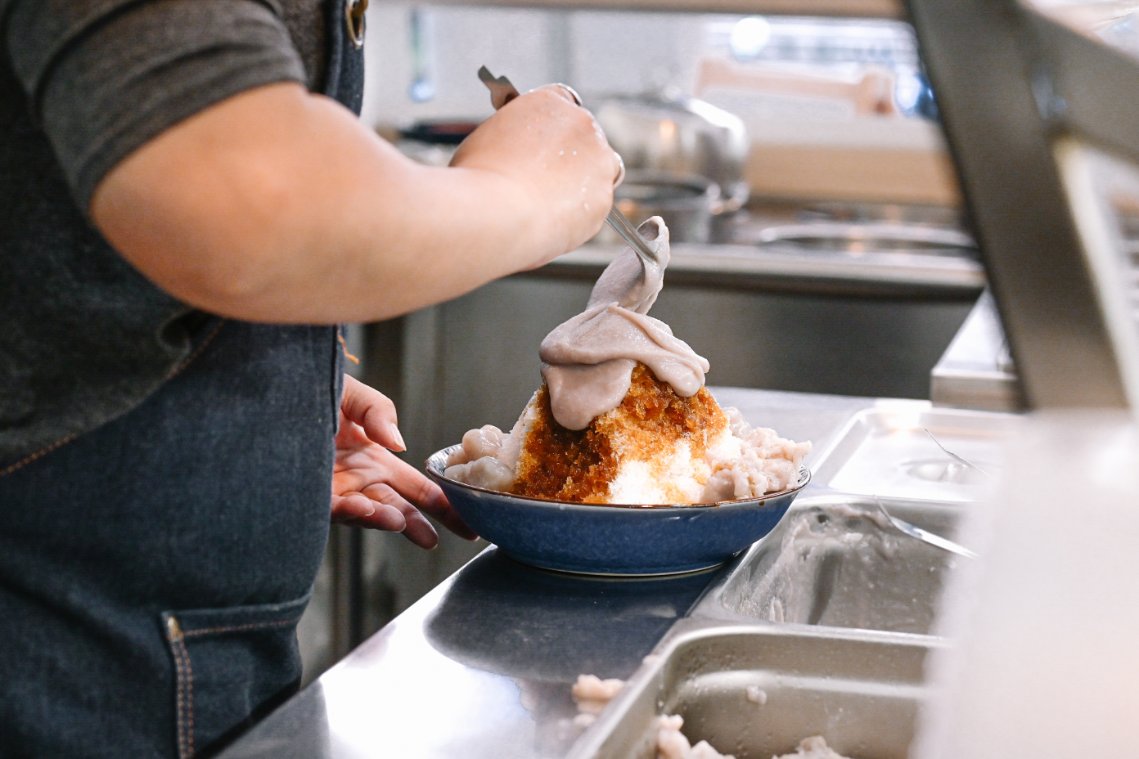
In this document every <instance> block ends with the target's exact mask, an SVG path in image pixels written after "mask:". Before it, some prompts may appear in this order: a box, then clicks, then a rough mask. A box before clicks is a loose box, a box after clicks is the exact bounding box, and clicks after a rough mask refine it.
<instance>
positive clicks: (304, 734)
mask: <svg viewBox="0 0 1139 759" xmlns="http://www.w3.org/2000/svg"><path fill="white" fill-rule="evenodd" d="M712 390H713V392H714V394H715V395H716V397H717V399H718V400H719V401H720V403H721V404H722V405H725V406H735V407H736V408H738V409H740V411H741V412H743V414H744V416H745V418H747V419H748V420H749V421H750V422H751V423H752V424H753V425H762V426H767V427H772V428H774V429H776V430H778V431H779V432H780V433H781V434H782V435H784V436H788V437H791V438H793V439H798V440H811V441H812V442H813V443H814V444H815V445H814V450H813V451H812V454H811V455H812V456H814V455H815V454H816V453H818V452H820V451H823V450H825V448H826V447H827V445H828V443H829V442H830V441H831V439H832V438H833V437H834V435H835V433H837V432H838V431H839V430H840V429H841V428H842V426H843V425H844V424H845V423H846V422H847V421H848V420H849V419H850V418H851V417H852V416H853V415H854V414H855V413H856V412H857V411H859V410H861V409H864V408H867V407H870V406H873V405H875V404H876V402H877V401H876V400H875V399H873V398H854V397H845V396H830V395H814V394H804V393H786V392H773V391H763V390H749V389H741V388H712ZM909 403H914V404H921V403H922V402H919V401H910V402H909ZM810 461H811V458H810V457H809V458H808V464H809V463H810ZM811 487H812V486H808V489H807V491H804V495H805V494H806V493H807V492H809V491H810V489H811ZM728 566H730V564H729V565H728ZM724 571H726V567H725V568H721V569H719V570H712V571H708V572H703V573H698V574H690V575H683V576H678V577H673V578H660V579H602V578H586V577H575V576H570V575H561V574H556V573H551V572H544V571H540V570H536V569H531V568H529V567H526V566H523V565H521V564H517V563H515V562H514V561H512V560H510V559H508V558H506V557H504V556H502V555H500V554H499V553H498V551H497V549H495V548H493V547H491V548H488V549H487V550H486V551H484V552H483V553H481V554H480V555H478V556H477V557H476V558H475V559H473V560H472V561H471V562H469V563H468V564H467V565H465V566H464V567H463V568H461V569H460V570H459V571H458V572H456V573H455V574H454V575H452V576H451V577H450V578H448V579H447V580H446V581H444V582H443V583H442V584H440V585H439V586H438V587H436V588H435V589H434V590H432V591H431V592H430V593H428V594H427V595H425V596H424V597H423V598H421V599H420V600H419V601H418V602H416V603H415V604H414V605H413V606H411V607H410V608H409V609H408V610H407V611H405V612H404V613H403V614H401V615H400V616H399V617H397V618H396V619H395V620H394V621H393V622H391V623H390V624H388V625H387V626H385V627H384V628H383V629H381V630H379V631H378V632H377V633H376V634H374V635H373V636H372V637H371V638H369V639H368V640H366V641H365V642H364V643H363V644H362V645H361V646H359V647H358V648H357V649H356V650H355V651H353V652H352V653H350V654H349V655H348V656H347V657H345V659H344V660H342V661H341V662H339V663H338V664H336V665H335V666H333V667H332V668H331V669H329V670H328V671H327V672H325V673H324V674H323V675H322V676H321V677H319V678H318V679H317V680H315V681H314V682H313V683H311V684H310V685H309V686H308V687H306V688H305V689H303V690H302V691H301V692H300V693H298V694H297V695H296V696H294V697H293V698H292V699H291V700H289V701H288V702H286V703H285V704H284V705H282V706H281V707H280V708H279V709H277V710H276V711H275V712H274V713H272V714H270V715H269V716H268V717H267V718H266V719H265V720H263V721H262V722H261V723H259V724H258V725H256V726H255V727H254V728H253V729H252V730H251V731H250V732H248V733H247V734H246V735H244V736H243V737H242V738H241V739H239V740H238V741H237V742H236V743H235V744H233V745H232V746H230V747H229V748H228V749H227V750H226V751H225V752H223V753H222V754H221V757H223V759H236V758H237V757H254V756H256V757H263V756H272V757H275V758H287V757H305V758H306V759H319V758H320V757H336V758H337V759H347V758H350V757H375V756H388V757H417V758H418V757H449V758H450V757H463V758H464V759H479V758H480V757H488V758H489V757H494V759H513V758H514V757H517V758H518V759H522V758H523V757H525V758H526V759H532V758H534V757H564V756H566V755H567V753H568V752H569V751H570V749H571V748H572V746H573V743H574V741H575V740H576V738H577V737H578V736H579V734H580V732H581V731H582V728H581V727H580V726H579V725H576V724H575V723H574V719H573V718H574V717H575V715H576V714H577V710H576V706H575V705H574V703H573V701H572V698H571V695H570V686H571V685H572V683H573V682H574V680H575V679H576V678H577V676H578V675H579V674H596V675H598V676H600V677H617V678H627V677H629V676H630V675H631V674H632V673H633V672H634V671H635V670H637V668H638V667H639V666H640V665H641V663H642V661H643V659H644V657H645V656H646V655H648V654H649V653H651V652H652V651H653V650H654V648H655V647H656V646H657V645H658V644H659V642H660V641H661V640H662V638H664V637H665V635H666V634H667V633H668V632H669V630H670V629H672V628H673V626H674V625H675V624H676V623H677V622H678V621H680V620H683V619H684V617H685V615H686V614H687V613H688V612H689V611H690V610H691V609H692V607H693V606H694V604H695V603H696V602H697V601H698V599H699V598H700V597H701V594H702V593H704V591H705V590H706V589H707V588H708V587H709V586H710V585H712V584H713V583H714V582H715V581H716V580H717V578H718V577H720V576H721V573H723V572H724Z"/></svg>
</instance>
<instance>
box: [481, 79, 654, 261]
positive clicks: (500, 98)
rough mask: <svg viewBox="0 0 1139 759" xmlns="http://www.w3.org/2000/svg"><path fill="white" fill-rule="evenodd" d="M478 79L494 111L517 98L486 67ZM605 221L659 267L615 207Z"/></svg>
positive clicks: (510, 86)
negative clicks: (485, 90)
mask: <svg viewBox="0 0 1139 759" xmlns="http://www.w3.org/2000/svg"><path fill="white" fill-rule="evenodd" d="M479 79H480V80H482V83H483V84H485V85H486V87H487V89H489V90H490V102H491V105H493V106H494V109H495V110H496V111H497V110H498V109H499V108H501V107H502V106H504V105H506V104H507V103H509V102H510V101H511V100H513V99H514V98H516V97H518V94H519V93H518V88H517V87H515V86H514V85H513V84H512V83H511V82H510V80H509V79H507V78H506V77H505V76H495V75H494V74H492V73H490V71H489V70H488V69H487V67H486V66H480V67H479ZM605 221H606V222H608V224H609V226H610V227H612V228H613V230H614V231H615V232H616V233H617V234H618V235H620V236H621V239H623V240H624V241H625V242H627V243H628V244H629V246H630V247H631V248H632V249H633V251H634V252H636V254H637V255H638V256H640V257H641V259H642V260H644V261H645V263H649V264H652V265H653V266H657V265H659V261H658V259H657V253H656V250H654V249H653V247H652V246H651V245H649V244H648V243H647V242H646V241H645V239H644V238H643V237H641V235H640V234H639V233H638V232H637V228H636V227H635V226H633V223H632V222H631V221H629V220H628V219H627V218H625V214H623V213H621V211H620V209H618V208H617V206H613V207H612V208H610V209H609V215H608V216H607V217H605Z"/></svg>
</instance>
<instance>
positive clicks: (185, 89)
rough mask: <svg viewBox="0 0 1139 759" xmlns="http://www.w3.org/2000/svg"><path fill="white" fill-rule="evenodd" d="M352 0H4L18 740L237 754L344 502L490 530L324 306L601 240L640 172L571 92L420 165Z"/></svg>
mask: <svg viewBox="0 0 1139 759" xmlns="http://www.w3.org/2000/svg"><path fill="white" fill-rule="evenodd" d="M364 6H366V0H67V2H43V0H0V134H2V135H3V137H2V138H0V246H2V247H0V313H2V319H3V329H2V330H0V755H2V756H37V757H42V756H53V757H58V756H100V755H108V756H116V757H120V756H131V757H147V756H179V757H188V756H194V755H203V754H209V753H213V752H216V751H217V749H218V747H220V746H224V745H225V743H226V741H227V740H229V739H230V738H231V737H232V736H233V735H235V734H236V732H238V731H240V730H241V729H243V727H244V726H246V725H247V724H248V723H249V721H250V720H252V719H256V718H257V717H258V716H260V715H261V714H264V713H265V711H266V710H267V709H270V708H272V706H273V705H274V704H276V703H279V701H280V700H281V699H282V698H284V697H285V696H287V695H288V694H290V693H291V692H293V691H294V690H295V688H296V687H297V683H298V679H299V674H300V663H299V656H298V653H297V644H296V632H295V630H296V624H297V621H298V619H299V617H300V615H301V613H302V612H303V610H304V607H305V603H306V601H307V598H308V594H309V591H310V588H311V586H312V583H313V579H314V577H315V574H316V571H317V568H318V566H319V563H320V561H321V557H322V554H323V549H324V543H325V539H326V537H327V531H328V524H329V521H330V516H331V518H332V519H337V520H342V521H349V522H353V523H356V524H362V525H364V526H368V527H374V528H377V529H381V530H390V531H394V532H402V533H403V534H404V535H405V536H407V538H408V539H410V540H411V541H413V542H414V543H416V544H418V545H420V546H423V547H431V546H433V545H434V544H435V543H436V540H437V534H436V532H435V528H434V527H433V525H432V523H431V521H430V519H429V518H428V517H433V518H435V519H436V520H437V521H438V522H439V523H441V524H442V525H444V526H445V527H447V528H449V529H451V530H453V531H455V532H456V533H458V534H460V535H464V536H467V537H471V534H470V532H469V530H468V529H467V528H466V527H465V525H463V524H462V522H461V520H459V519H458V518H457V517H456V515H455V514H454V513H453V512H452V511H451V510H450V507H449V505H448V503H447V501H446V499H445V497H444V496H443V495H442V493H441V491H440V490H439V489H438V488H437V487H436V486H435V485H434V484H432V483H431V482H430V481H429V480H428V479H426V478H425V477H424V476H423V475H422V474H421V473H420V472H419V471H418V470H416V469H415V468H414V467H412V466H410V465H408V464H406V463H405V462H404V461H402V460H401V459H400V458H399V457H398V456H397V453H398V452H399V451H400V450H402V449H403V448H404V445H403V440H402V436H401V432H400V430H399V428H398V426H397V415H396V412H395V409H394V407H393V406H392V404H391V402H390V401H389V400H388V399H387V398H386V397H384V396H383V395H382V394H381V393H380V392H379V391H377V390H375V389H372V388H369V387H367V386H365V385H363V384H362V383H360V382H358V381H356V380H355V379H352V378H351V377H349V376H346V375H345V373H344V365H343V350H342V347H341V345H340V344H339V342H338V331H337V326H336V325H338V324H343V323H349V322H368V321H374V320H382V319H387V318H391V317H395V316H397V315H401V314H405V313H408V312H410V311H413V310H414V309H417V308H420V307H423V306H426V305H429V304H433V303H437V302H440V301H444V300H446V299H449V298H452V297H455V296H458V295H460V294H462V293H465V292H467V291H469V290H472V289H474V288H476V287H478V286H480V285H482V284H484V283H486V282H489V281H491V280H493V279H495V278H498V277H502V276H505V275H508V274H511V273H513V272H517V271H519V270H524V269H527V268H533V267H537V266H540V265H542V264H543V263H545V262H547V261H549V260H551V259H552V258H554V257H556V256H557V255H560V254H562V253H564V252H566V251H569V250H571V249H573V248H574V247H576V246H578V245H580V244H581V243H582V242H584V241H586V240H587V239H589V238H590V237H591V236H592V235H593V234H594V233H596V232H597V230H598V229H599V228H600V226H601V224H602V222H603V220H604V217H605V215H606V212H607V211H608V209H609V207H610V205H611V203H612V194H613V185H614V184H615V181H616V180H615V176H616V175H617V174H618V173H619V164H620V159H619V158H618V157H617V156H616V154H615V153H614V152H613V151H612V149H611V148H610V147H609V145H608V143H607V142H606V140H605V137H604V135H603V134H602V132H601V130H600V129H599V128H598V126H597V123H596V121H595V120H594V119H593V117H592V116H591V115H590V113H589V112H588V111H587V110H586V109H584V108H582V107H580V106H579V105H578V104H577V102H576V101H575V97H574V94H573V93H572V91H570V90H569V89H568V88H566V87H564V86H557V85H548V86H543V87H538V88H537V89H535V90H532V91H530V92H527V93H525V94H523V95H521V96H520V97H518V98H516V99H515V100H513V101H511V102H510V103H509V104H508V105H506V106H505V107H503V108H502V109H501V110H499V111H497V112H496V113H494V114H493V115H491V116H490V117H489V118H487V120H486V121H485V122H484V123H483V124H481V125H480V126H479V127H478V128H477V129H476V130H475V131H474V132H473V133H472V134H471V135H470V136H469V137H468V138H467V139H466V140H465V141H464V142H463V144H462V145H461V146H459V148H458V149H457V151H456V152H455V155H454V159H453V161H452V162H451V164H450V166H448V167H434V166H426V165H421V164H418V163H415V162H413V161H411V160H409V159H407V158H405V157H404V156H403V155H402V154H401V153H400V152H399V151H398V150H397V149H396V148H395V147H394V146H392V145H391V144H388V143H386V142H384V141H383V140H381V139H380V138H378V137H377V136H376V135H375V133H374V132H373V131H372V130H370V129H368V128H367V127H366V126H365V125H363V124H361V123H360V121H359V120H358V119H357V113H358V110H359V106H360V98H361V95H360V92H361V89H360V88H361V78H362V61H361V58H360V56H361V51H360V43H361V35H362V33H363V30H364V27H363V24H364V20H363V8H364ZM472 86H480V85H479V84H478V82H477V79H475V78H474V72H472ZM330 494H331V498H330Z"/></svg>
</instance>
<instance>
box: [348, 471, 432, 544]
mask: <svg viewBox="0 0 1139 759" xmlns="http://www.w3.org/2000/svg"><path fill="white" fill-rule="evenodd" d="M364 494H365V495H367V496H368V497H369V498H371V499H372V500H373V501H375V502H376V503H377V504H380V505H381V507H382V508H389V509H395V510H397V511H398V512H399V513H400V515H401V516H402V517H403V519H404V528H403V530H402V532H403V536H404V537H405V538H407V539H408V540H410V541H411V542H412V543H414V544H415V545H417V546H419V547H420V548H434V547H435V546H436V545H438V544H439V533H438V532H436V531H435V527H434V526H433V525H432V524H431V522H430V521H428V519H427V517H425V516H423V514H421V513H420V512H419V509H417V508H416V507H415V506H414V505H413V504H412V503H410V502H409V501H408V500H407V499H406V498H404V497H403V496H401V495H400V494H399V493H397V492H396V491H395V490H393V489H392V488H391V487H390V486H389V485H384V484H375V485H371V486H369V487H367V488H365V489H364Z"/></svg>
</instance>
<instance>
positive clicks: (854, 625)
mask: <svg viewBox="0 0 1139 759" xmlns="http://www.w3.org/2000/svg"><path fill="white" fill-rule="evenodd" d="M880 500H881V502H882V503H883V505H885V506H886V507H887V508H888V509H889V511H890V513H891V514H892V515H894V516H896V517H901V518H902V519H905V520H906V521H908V522H910V523H912V524H916V525H918V526H919V527H923V528H925V529H926V530H929V531H931V532H934V533H936V534H938V535H941V536H943V537H947V538H951V539H952V538H954V537H955V536H956V532H957V527H958V525H959V522H960V520H961V517H962V515H963V511H964V510H965V509H967V508H970V507H972V506H973V504H963V503H960V502H940V503H938V502H927V501H913V500H898V499H887V498H883V499H880ZM965 561H970V559H967V558H961V557H958V556H955V555H953V554H950V553H948V552H946V551H943V550H941V549H940V548H935V547H933V546H931V545H929V544H927V543H924V542H922V541H920V540H917V539H915V538H912V537H910V536H908V535H905V534H903V533H901V532H899V531H897V530H896V529H894V528H893V527H891V526H890V525H889V523H888V522H887V521H886V519H885V517H884V516H883V515H882V514H881V512H879V511H878V510H877V508H876V506H875V501H874V499H872V498H867V497H864V496H845V495H841V496H840V495H827V496H816V497H813V498H805V499H803V500H802V501H801V502H800V503H798V504H796V505H795V506H793V507H792V509H791V511H790V512H789V513H788V514H787V516H786V517H785V518H784V520H783V522H782V523H781V524H780V526H779V528H778V530H777V531H776V532H773V533H772V534H771V535H770V536H769V537H768V539H765V540H764V541H763V542H761V543H759V544H757V545H755V546H754V547H753V548H752V549H750V550H749V551H748V553H747V554H745V555H744V556H743V557H742V558H741V559H740V560H739V561H738V562H737V563H736V564H735V565H734V566H733V567H732V568H731V569H730V570H729V573H728V575H727V576H726V578H725V579H724V580H722V581H721V582H720V583H719V584H718V586H717V587H716V588H715V589H713V590H712V591H710V593H709V594H708V595H707V596H706V597H705V598H704V599H702V600H701V602H700V604H699V606H698V607H697V608H696V609H695V610H694V616H699V615H701V614H703V615H706V616H715V617H719V618H721V619H723V618H725V615H727V617H726V618H743V619H745V620H747V621H751V622H757V621H759V622H773V623H777V624H797V625H815V626H818V627H837V628H850V629H861V630H874V631H882V632H897V633H911V634H918V635H930V634H933V628H934V624H935V621H936V616H937V610H938V601H939V598H940V596H941V589H942V587H943V584H944V583H945V581H946V579H947V577H948V575H949V573H950V572H952V571H953V569H954V567H956V566H958V564H959V562H965Z"/></svg>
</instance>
